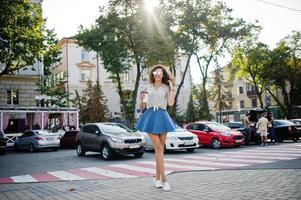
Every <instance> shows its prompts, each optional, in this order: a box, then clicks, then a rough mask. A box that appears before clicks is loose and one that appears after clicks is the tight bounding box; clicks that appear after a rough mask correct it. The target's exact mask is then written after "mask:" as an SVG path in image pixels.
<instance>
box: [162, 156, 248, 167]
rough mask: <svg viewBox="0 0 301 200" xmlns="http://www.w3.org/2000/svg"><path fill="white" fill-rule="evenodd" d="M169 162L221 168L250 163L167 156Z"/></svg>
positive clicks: (243, 165) (242, 165)
mask: <svg viewBox="0 0 301 200" xmlns="http://www.w3.org/2000/svg"><path fill="white" fill-rule="evenodd" d="M165 161H167V162H169V161H170V162H175V163H184V164H185V165H186V164H191V165H197V166H199V165H200V166H204V165H205V166H209V167H211V166H215V167H219V168H224V167H225V168H227V167H245V166H248V165H249V164H231V163H218V162H211V161H196V160H185V159H172V158H167V159H165Z"/></svg>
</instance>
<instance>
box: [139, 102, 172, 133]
mask: <svg viewBox="0 0 301 200" xmlns="http://www.w3.org/2000/svg"><path fill="white" fill-rule="evenodd" d="M136 129H137V130H139V131H141V132H146V133H152V134H162V133H167V132H171V131H174V130H175V129H176V124H175V123H174V121H173V120H172V119H171V118H170V116H169V114H168V112H167V111H166V110H165V109H162V108H158V109H154V108H153V107H151V108H148V109H147V110H146V111H145V112H144V113H143V114H142V115H141V117H140V118H139V120H138V122H137V125H136Z"/></svg>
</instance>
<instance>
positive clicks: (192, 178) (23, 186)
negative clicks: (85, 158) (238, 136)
mask: <svg viewBox="0 0 301 200" xmlns="http://www.w3.org/2000/svg"><path fill="white" fill-rule="evenodd" d="M168 180H169V182H170V184H171V186H172V191H171V192H163V191H162V190H161V189H157V188H154V187H153V185H152V178H151V177H138V178H131V179H107V180H85V181H65V182H64V181H63V182H44V183H19V184H1V185H0V199H1V200H38V199H45V200H60V199H62V200H63V199H64V200H69V199H70V200H78V199H85V200H87V199H91V200H93V199H98V200H100V199H112V200H113V199H114V200H115V199H116V200H118V199H120V200H121V199H122V200H124V199H127V200H130V199H143V200H148V199H149V200H154V199H164V200H167V199H174V200H182V199H231V200H236V199H243V200H245V199H252V200H253V199H255V200H256V199H258V200H259V199H260V200H264V199H273V200H274V199H275V200H282V199H289V200H295V199H296V200H300V199H301V169H265V170H263V169H257V170H216V171H195V172H180V173H172V174H170V175H169V176H168Z"/></svg>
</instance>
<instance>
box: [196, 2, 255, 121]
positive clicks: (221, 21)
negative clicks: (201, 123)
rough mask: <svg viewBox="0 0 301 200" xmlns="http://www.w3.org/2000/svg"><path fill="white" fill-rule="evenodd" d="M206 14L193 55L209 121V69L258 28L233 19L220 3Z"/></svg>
mask: <svg viewBox="0 0 301 200" xmlns="http://www.w3.org/2000/svg"><path fill="white" fill-rule="evenodd" d="M206 12H208V13H207V17H206V20H204V22H203V27H201V28H202V29H201V30H200V32H201V33H202V35H200V36H201V39H202V40H201V42H202V43H201V44H200V47H199V48H198V51H197V52H195V53H194V55H195V56H196V58H197V63H198V65H199V68H200V71H201V75H202V91H204V92H203V96H202V99H203V103H204V105H203V108H204V110H205V117H206V119H207V120H210V119H211V116H210V112H209V106H208V98H207V94H208V93H207V92H206V87H207V82H208V70H209V67H210V66H211V65H212V64H214V60H215V59H219V57H221V56H223V55H224V53H225V52H226V51H228V52H229V51H230V49H231V48H233V47H234V44H235V43H236V42H239V41H241V40H243V39H244V38H246V37H249V35H250V33H251V31H252V30H253V29H256V28H258V27H257V26H255V25H253V24H247V23H246V22H245V21H244V20H243V19H235V18H233V17H232V16H231V12H232V10H231V9H229V8H228V7H227V6H226V5H225V4H224V3H221V2H218V3H217V4H215V5H210V9H208V10H206Z"/></svg>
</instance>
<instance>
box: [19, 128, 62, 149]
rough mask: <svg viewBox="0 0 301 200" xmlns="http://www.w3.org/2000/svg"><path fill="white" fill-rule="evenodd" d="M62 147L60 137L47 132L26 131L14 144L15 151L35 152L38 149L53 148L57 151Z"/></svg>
mask: <svg viewBox="0 0 301 200" xmlns="http://www.w3.org/2000/svg"><path fill="white" fill-rule="evenodd" d="M59 146H60V137H59V136H58V135H56V134H54V133H52V132H49V131H47V130H30V131H25V132H24V133H23V134H22V135H21V136H20V137H18V138H17V139H16V141H15V143H14V149H15V150H16V151H18V150H29V151H30V152H34V151H35V150H37V149H42V148H51V149H53V150H54V151H56V150H57V149H58V148H59Z"/></svg>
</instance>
